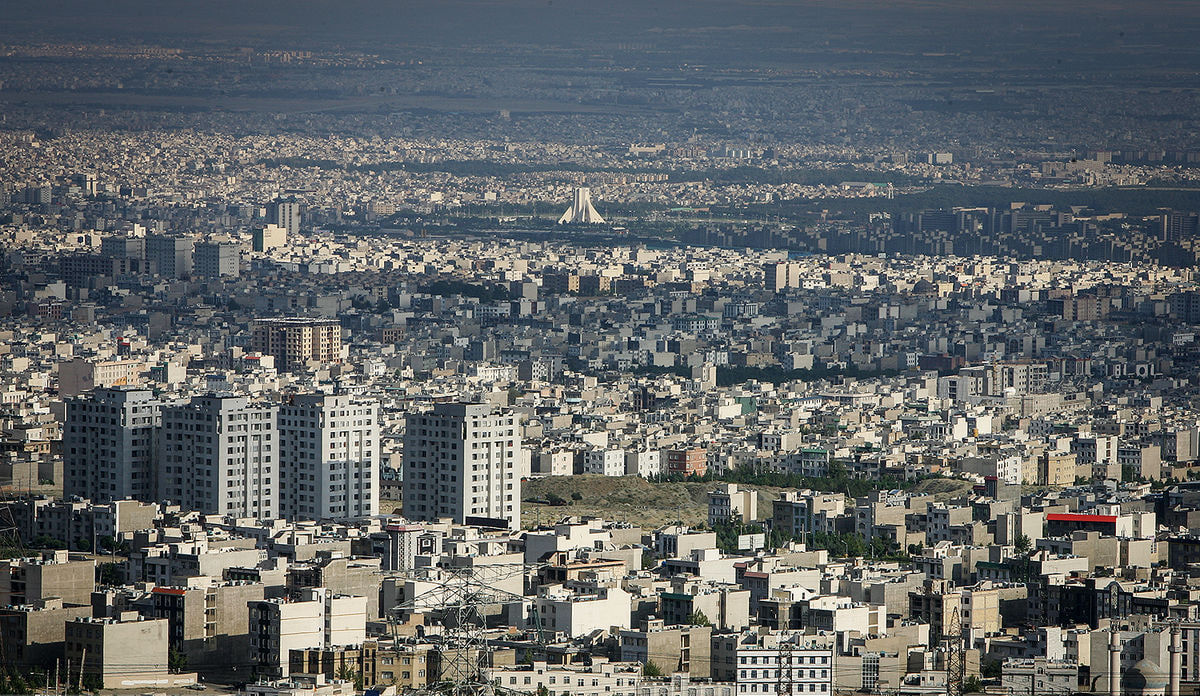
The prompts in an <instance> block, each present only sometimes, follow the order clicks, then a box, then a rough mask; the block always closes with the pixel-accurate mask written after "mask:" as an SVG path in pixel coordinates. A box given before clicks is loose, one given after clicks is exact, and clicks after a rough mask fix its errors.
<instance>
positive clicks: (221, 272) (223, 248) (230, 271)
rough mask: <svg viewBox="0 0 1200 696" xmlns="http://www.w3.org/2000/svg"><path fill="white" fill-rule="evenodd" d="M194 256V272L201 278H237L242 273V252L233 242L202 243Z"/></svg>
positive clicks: (197, 247)
mask: <svg viewBox="0 0 1200 696" xmlns="http://www.w3.org/2000/svg"><path fill="white" fill-rule="evenodd" d="M192 256H193V264H192V266H193V270H194V271H195V274H196V275H197V276H199V277H201V278H219V277H222V276H224V277H230V278H236V277H238V274H239V273H240V272H241V264H242V251H241V249H240V248H239V247H238V245H237V244H233V243H231V242H200V243H199V244H197V245H196V250H195V253H194V254H193V255H192Z"/></svg>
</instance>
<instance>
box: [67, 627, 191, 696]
mask: <svg viewBox="0 0 1200 696" xmlns="http://www.w3.org/2000/svg"><path fill="white" fill-rule="evenodd" d="M169 632H170V630H169V622H168V621H167V620H166V619H143V618H142V617H141V616H139V615H138V613H137V612H133V611H127V612H122V613H121V614H120V616H119V617H117V618H106V619H92V618H78V619H75V620H74V621H68V622H67V623H66V635H65V638H64V639H65V642H66V649H65V650H64V652H63V656H64V657H65V658H66V660H67V661H69V662H70V663H71V664H74V665H82V676H81V681H82V682H83V684H84V686H85V688H86V687H87V686H88V685H89V684H90V685H91V686H92V687H93V688H103V689H134V688H139V687H148V686H152V687H180V686H187V685H189V684H195V683H196V674H195V673H194V672H192V673H185V674H172V673H170V672H169V671H168V669H167V654H168V650H169V647H168V634H169Z"/></svg>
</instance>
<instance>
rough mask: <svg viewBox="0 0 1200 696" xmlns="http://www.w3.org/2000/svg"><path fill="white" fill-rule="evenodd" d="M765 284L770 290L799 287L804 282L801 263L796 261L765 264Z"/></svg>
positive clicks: (781, 290)
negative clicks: (801, 275)
mask: <svg viewBox="0 0 1200 696" xmlns="http://www.w3.org/2000/svg"><path fill="white" fill-rule="evenodd" d="M763 276H764V283H763V284H764V285H765V286H766V289H767V291H768V292H783V291H784V290H788V289H795V288H799V287H800V284H801V282H802V280H803V279H802V278H801V277H800V264H798V263H794V262H779V263H768V264H766V265H765V266H763Z"/></svg>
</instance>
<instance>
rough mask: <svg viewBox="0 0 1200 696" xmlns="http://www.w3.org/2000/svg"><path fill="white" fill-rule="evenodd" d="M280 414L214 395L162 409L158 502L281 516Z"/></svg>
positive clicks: (264, 516)
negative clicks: (278, 495)
mask: <svg viewBox="0 0 1200 696" xmlns="http://www.w3.org/2000/svg"><path fill="white" fill-rule="evenodd" d="M276 411H277V408H276V407H275V406H268V405H261V404H252V403H250V400H249V399H248V398H247V397H244V396H212V395H210V396H199V397H195V398H193V399H192V400H191V401H190V402H189V403H187V404H179V405H173V406H168V407H165V408H163V415H162V435H161V439H160V446H159V452H160V455H159V488H158V489H159V498H160V499H165V500H170V501H172V502H174V503H178V504H180V505H182V506H183V508H184V509H186V510H196V511H199V512H202V513H205V514H216V515H233V516H237V517H254V518H258V519H268V518H274V517H278V516H279V499H278V497H277V491H278V488H279V441H278V438H277V437H276V429H275V417H276Z"/></svg>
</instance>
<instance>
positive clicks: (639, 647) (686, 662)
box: [618, 618, 713, 678]
mask: <svg viewBox="0 0 1200 696" xmlns="http://www.w3.org/2000/svg"><path fill="white" fill-rule="evenodd" d="M712 630H713V629H712V626H688V625H674V626H668V625H667V624H666V623H665V622H664V621H663V620H662V619H653V618H652V619H647V620H646V621H643V622H642V625H641V626H639V627H638V628H637V629H624V630H622V631H620V633H619V634H618V640H619V641H620V651H621V652H620V658H621V662H643V663H644V662H653V663H654V664H655V665H656V666H658V668H659V669H661V670H662V671H663V673H664V674H673V673H676V672H686V673H687V674H689V675H690V676H692V677H700V678H707V677H708V676H709V674H710V673H711V671H712V660H711V652H712Z"/></svg>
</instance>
